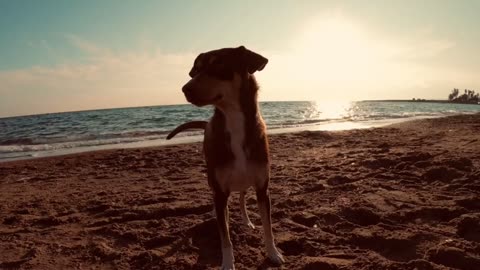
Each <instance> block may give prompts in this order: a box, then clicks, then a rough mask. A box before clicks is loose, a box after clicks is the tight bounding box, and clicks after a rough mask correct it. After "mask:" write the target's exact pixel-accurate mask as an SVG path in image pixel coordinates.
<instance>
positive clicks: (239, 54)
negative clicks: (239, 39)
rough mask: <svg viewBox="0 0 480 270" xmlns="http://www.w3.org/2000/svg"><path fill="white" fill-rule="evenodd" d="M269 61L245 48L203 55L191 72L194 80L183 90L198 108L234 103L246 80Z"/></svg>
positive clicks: (220, 50)
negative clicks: (243, 80) (243, 79)
mask: <svg viewBox="0 0 480 270" xmlns="http://www.w3.org/2000/svg"><path fill="white" fill-rule="evenodd" d="M267 62H268V59H266V58H265V57H263V56H261V55H259V54H257V53H255V52H252V51H250V50H248V49H246V48H245V47H243V46H240V47H238V48H224V49H219V50H214V51H209V52H205V53H201V54H200V55H198V56H197V58H196V59H195V62H194V64H193V67H192V69H191V70H190V73H189V75H190V77H191V78H192V79H191V80H190V81H189V82H188V83H187V84H185V85H184V86H183V88H182V91H183V93H184V94H185V97H186V98H187V100H188V101H189V102H190V103H192V104H194V105H196V106H205V105H209V104H213V105H219V104H222V103H225V104H227V103H231V102H233V101H235V100H238V97H239V95H240V93H239V92H240V87H241V84H242V78H245V75H247V74H253V73H255V71H260V70H262V69H263V68H264V67H265V65H267Z"/></svg>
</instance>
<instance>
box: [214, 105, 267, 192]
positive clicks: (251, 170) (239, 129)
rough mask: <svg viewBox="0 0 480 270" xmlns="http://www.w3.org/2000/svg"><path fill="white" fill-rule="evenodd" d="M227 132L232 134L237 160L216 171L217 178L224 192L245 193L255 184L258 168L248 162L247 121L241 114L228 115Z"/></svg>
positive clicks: (231, 146)
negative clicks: (245, 143) (245, 145)
mask: <svg viewBox="0 0 480 270" xmlns="http://www.w3.org/2000/svg"><path fill="white" fill-rule="evenodd" d="M225 117H226V119H225V120H226V121H225V122H226V123H225V124H226V126H225V128H226V129H227V132H228V133H229V134H230V148H231V150H232V153H233V155H234V157H235V159H234V160H233V161H232V163H231V164H228V165H227V166H226V167H224V168H219V169H217V170H216V172H215V173H216V178H217V181H218V182H219V184H220V186H221V188H222V190H224V191H227V190H228V191H243V190H246V189H247V188H249V187H251V186H253V185H254V184H255V179H256V178H257V177H258V166H256V164H252V163H250V162H247V156H246V153H245V149H244V142H245V119H244V116H243V113H241V112H231V113H226V114H225Z"/></svg>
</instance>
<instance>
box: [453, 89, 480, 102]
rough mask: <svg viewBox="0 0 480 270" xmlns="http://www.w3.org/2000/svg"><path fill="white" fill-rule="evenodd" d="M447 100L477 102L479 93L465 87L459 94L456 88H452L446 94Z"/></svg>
mask: <svg viewBox="0 0 480 270" xmlns="http://www.w3.org/2000/svg"><path fill="white" fill-rule="evenodd" d="M448 100H449V101H450V102H453V103H469V104H479V102H480V96H479V93H475V91H474V90H469V89H465V91H464V93H463V94H460V91H459V90H458V88H453V90H452V92H451V93H450V94H449V95H448Z"/></svg>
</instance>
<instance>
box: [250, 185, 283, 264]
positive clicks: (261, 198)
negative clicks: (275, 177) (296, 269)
mask: <svg viewBox="0 0 480 270" xmlns="http://www.w3.org/2000/svg"><path fill="white" fill-rule="evenodd" d="M257 203H258V208H259V210H260V216H261V218H262V226H263V237H264V240H265V247H266V248H267V256H268V258H269V259H270V260H271V261H272V262H273V263H275V264H282V263H283V262H285V260H284V259H283V256H282V254H280V252H279V251H278V250H277V247H276V246H275V241H274V239H273V232H272V221H271V216H270V195H269V194H268V185H265V187H263V188H260V189H257Z"/></svg>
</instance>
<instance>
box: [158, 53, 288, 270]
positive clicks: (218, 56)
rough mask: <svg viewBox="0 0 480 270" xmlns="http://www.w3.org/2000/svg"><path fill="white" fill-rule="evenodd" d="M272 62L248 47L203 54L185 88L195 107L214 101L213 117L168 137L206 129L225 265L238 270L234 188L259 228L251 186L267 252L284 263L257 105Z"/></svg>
mask: <svg viewBox="0 0 480 270" xmlns="http://www.w3.org/2000/svg"><path fill="white" fill-rule="evenodd" d="M267 62H268V59H266V58H265V57H263V56H261V55H259V54H257V53H254V52H252V51H250V50H248V49H246V48H245V47H243V46H240V47H238V48H224V49H219V50H214V51H209V52H206V53H201V54H200V55H199V56H197V58H196V59H195V62H194V65H193V68H192V70H191V71H190V73H189V75H190V77H191V78H192V79H191V80H190V81H189V82H188V83H187V84H185V85H184V86H183V88H182V91H183V93H184V94H185V97H186V98H187V100H188V101H189V102H190V103H192V104H194V105H196V106H205V105H213V106H214V107H215V112H214V114H213V117H212V118H211V119H210V121H209V122H205V121H193V122H188V123H185V124H183V125H181V126H179V127H177V128H176V129H175V130H174V131H172V132H171V133H170V134H169V135H168V137H167V139H170V138H172V137H173V136H175V135H176V134H177V133H179V132H181V131H183V130H185V129H189V128H199V129H205V136H204V141H203V147H204V153H205V158H206V163H207V174H208V184H209V186H210V187H211V188H212V190H213V198H214V204H215V213H216V217H217V222H218V227H219V232H220V239H221V246H222V268H221V269H235V267H234V257H233V248H232V242H231V241H230V233H229V229H228V206H227V203H228V197H229V195H230V193H231V192H234V191H239V192H240V210H241V214H242V218H243V221H244V223H245V224H246V225H247V226H249V227H251V228H254V225H253V224H252V222H251V221H250V219H249V218H248V215H247V212H246V209H245V194H246V190H247V189H248V188H250V187H253V188H254V189H255V191H256V195H257V203H258V207H259V210H260V215H261V220H262V225H263V231H264V239H265V246H266V250H267V256H268V258H269V259H270V260H271V261H272V262H273V263H276V264H281V263H282V262H284V259H283V257H282V255H281V254H280V252H279V251H278V250H277V248H276V247H275V242H274V238H273V233H272V223H271V218H270V196H269V192H268V183H269V179H270V157H269V150H268V140H267V134H266V131H265V123H264V121H263V119H262V116H261V115H260V111H259V108H258V103H257V92H258V88H259V87H258V84H257V82H256V80H255V76H254V75H253V73H255V72H256V71H260V70H262V69H263V68H264V67H265V65H266V64H267Z"/></svg>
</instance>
